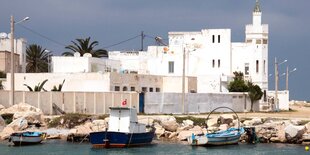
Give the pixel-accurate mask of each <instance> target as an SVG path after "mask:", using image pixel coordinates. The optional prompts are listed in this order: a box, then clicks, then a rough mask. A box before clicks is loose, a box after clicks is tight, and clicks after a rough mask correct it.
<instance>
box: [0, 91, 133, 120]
mask: <svg viewBox="0 0 310 155" xmlns="http://www.w3.org/2000/svg"><path fill="white" fill-rule="evenodd" d="M9 96H10V93H9V91H0V104H1V105H3V106H5V107H6V108H8V107H10V106H11V105H10V100H9V99H10V98H9ZM14 96H15V101H14V104H18V103H21V102H22V103H27V104H30V105H32V106H34V107H37V108H40V109H41V110H42V111H43V113H44V114H48V115H53V114H59V111H57V110H56V108H53V105H56V106H57V107H59V108H60V109H61V110H63V111H65V112H66V113H86V114H107V113H108V112H109V107H111V106H123V105H122V102H123V101H124V100H125V99H126V100H127V104H126V105H125V106H127V107H136V109H139V94H138V93H132V92H122V93H121V92H104V93H100V92H29V91H17V92H15V94H14Z"/></svg>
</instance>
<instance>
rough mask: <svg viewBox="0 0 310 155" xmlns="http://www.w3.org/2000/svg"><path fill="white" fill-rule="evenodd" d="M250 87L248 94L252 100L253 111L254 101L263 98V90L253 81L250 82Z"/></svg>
mask: <svg viewBox="0 0 310 155" xmlns="http://www.w3.org/2000/svg"><path fill="white" fill-rule="evenodd" d="M248 87H249V92H248V95H249V97H250V100H251V112H253V103H254V102H255V101H257V100H260V99H261V98H262V96H263V92H262V89H261V88H260V87H259V86H258V85H254V84H253V83H252V82H249V83H248Z"/></svg>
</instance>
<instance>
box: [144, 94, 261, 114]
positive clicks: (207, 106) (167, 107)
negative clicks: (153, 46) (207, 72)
mask: <svg viewBox="0 0 310 155" xmlns="http://www.w3.org/2000/svg"><path fill="white" fill-rule="evenodd" d="M246 94H247V93H187V94H185V99H184V105H183V103H182V93H146V94H145V113H147V114H155V113H160V114H178V113H182V112H183V111H184V113H207V112H210V111H211V110H213V109H215V108H217V107H221V106H226V107H229V108H231V109H233V110H234V111H236V112H245V111H250V109H251V101H250V99H249V98H248V97H246V96H247V95H246ZM183 108H184V110H183ZM253 110H254V111H259V104H258V103H257V102H256V103H254V105H253ZM221 112H230V111H229V110H225V109H224V111H223V110H222V111H221Z"/></svg>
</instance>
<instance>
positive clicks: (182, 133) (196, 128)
mask: <svg viewBox="0 0 310 155" xmlns="http://www.w3.org/2000/svg"><path fill="white" fill-rule="evenodd" d="M192 134H194V135H200V134H203V131H202V128H201V127H200V126H194V128H192V129H190V130H183V131H180V132H179V135H178V137H177V138H178V140H186V139H187V137H189V136H191V135H192Z"/></svg>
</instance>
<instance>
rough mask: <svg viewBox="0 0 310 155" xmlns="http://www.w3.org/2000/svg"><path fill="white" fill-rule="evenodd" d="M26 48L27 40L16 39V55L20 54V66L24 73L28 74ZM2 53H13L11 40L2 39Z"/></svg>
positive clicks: (0, 42) (0, 43) (0, 46)
mask: <svg viewBox="0 0 310 155" xmlns="http://www.w3.org/2000/svg"><path fill="white" fill-rule="evenodd" d="M26 46H27V40H26V39H24V38H19V39H14V50H15V51H14V53H17V54H19V64H20V65H21V72H22V73H25V72H26ZM0 51H9V52H10V51H11V40H10V39H9V38H7V37H6V38H1V39H0Z"/></svg>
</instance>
